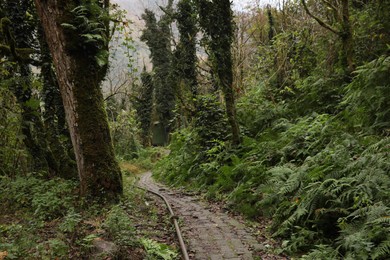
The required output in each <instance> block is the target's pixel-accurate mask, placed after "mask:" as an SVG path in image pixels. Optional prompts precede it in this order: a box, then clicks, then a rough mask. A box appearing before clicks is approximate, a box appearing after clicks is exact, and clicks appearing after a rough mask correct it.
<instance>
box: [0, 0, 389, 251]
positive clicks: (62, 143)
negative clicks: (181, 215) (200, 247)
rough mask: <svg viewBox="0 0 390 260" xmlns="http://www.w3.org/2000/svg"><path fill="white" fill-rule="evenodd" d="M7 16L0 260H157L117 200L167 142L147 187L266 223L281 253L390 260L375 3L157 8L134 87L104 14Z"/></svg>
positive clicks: (383, 33)
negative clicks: (114, 63) (189, 195)
mask: <svg viewBox="0 0 390 260" xmlns="http://www.w3.org/2000/svg"><path fill="white" fill-rule="evenodd" d="M16 2H17V4H15V1H8V0H6V1H2V2H0V103H1V106H0V136H1V139H0V204H1V205H2V211H1V212H0V259H2V258H3V257H5V256H7V258H9V259H16V258H23V259H28V258H31V259H36V258H50V259H51V258H62V259H68V258H83V257H119V258H121V257H122V258H125V257H130V259H137V257H140V258H142V257H149V258H150V259H160V258H163V259H174V258H175V257H176V252H175V251H174V250H172V249H170V248H169V247H167V246H165V245H163V244H160V243H157V242H156V241H160V239H161V237H164V236H165V235H163V234H162V233H163V232H164V231H161V232H162V233H158V234H155V233H153V232H154V229H158V228H160V229H161V230H164V229H167V228H166V226H167V223H168V219H164V217H162V214H159V213H158V212H157V211H158V209H157V208H156V207H154V206H153V205H152V206H150V205H149V204H154V202H153V200H152V199H150V198H147V197H145V196H144V195H143V194H142V193H139V192H137V191H135V190H134V189H135V188H134V187H133V186H132V183H133V181H134V179H133V177H132V176H133V175H132V174H134V173H139V172H140V171H142V169H149V168H151V167H152V166H154V163H155V161H156V160H157V159H159V158H160V157H161V156H162V155H163V154H167V151H166V150H159V149H156V148H151V147H150V146H151V145H152V144H153V145H162V144H166V143H169V146H168V149H169V150H170V153H169V155H167V156H165V157H164V158H163V159H162V160H161V161H159V162H158V163H157V164H156V165H155V166H154V173H155V177H156V178H157V179H159V180H161V181H163V182H166V183H168V184H172V185H176V186H185V187H187V188H189V189H196V190H198V191H200V192H201V193H202V194H205V196H206V197H207V198H208V199H210V200H217V201H222V202H223V203H225V204H226V205H227V207H229V208H230V209H231V210H234V211H236V212H240V213H242V214H243V215H245V216H247V217H248V218H251V219H254V220H261V219H262V218H268V219H271V220H272V226H271V227H270V232H272V233H273V234H274V236H275V237H277V238H278V239H280V241H281V248H280V252H283V253H285V254H289V255H292V256H294V257H295V256H297V257H302V258H306V259H388V258H389V255H390V207H389V205H390V193H389V191H390V175H389V174H390V154H389V153H390V139H389V135H390V91H389V90H390V75H389V71H390V57H389V53H390V35H389V32H390V17H389V13H390V3H389V1H380V0H375V1H364V0H321V1H310V0H308V1H305V0H301V1H281V2H282V3H280V4H279V5H278V6H277V7H275V6H257V7H254V5H253V6H252V7H249V8H248V9H246V10H241V11H236V12H235V13H234V15H233V12H232V10H231V4H230V1H229V0H212V1H211V0H179V1H171V0H170V1H167V5H166V6H160V8H159V9H158V10H154V11H153V10H148V9H147V10H145V12H144V14H143V15H142V19H143V20H144V22H145V28H144V29H143V30H142V36H141V40H142V41H143V42H144V43H145V44H146V45H147V46H148V48H149V50H150V62H151V64H152V67H153V69H152V70H151V71H148V69H147V67H149V66H146V65H145V64H142V65H141V66H139V67H143V70H142V73H138V70H137V69H136V67H137V66H138V65H137V64H134V63H135V60H136V59H134V57H133V56H132V55H133V54H134V52H136V51H137V50H136V49H134V46H133V41H132V39H131V37H130V36H129V32H128V30H129V26H130V27H131V23H130V22H129V21H127V20H126V19H125V14H124V13H123V12H122V11H118V9H117V7H115V6H110V5H109V1H92V0H91V1H89V0H85V1H84V0H83V1H56V3H54V2H52V3H49V1H39V0H35V1H31V0H18V1H16ZM34 3H35V4H34ZM58 4H63V5H62V6H59V5H58ZM45 5H47V6H45ZM46 7H47V8H46ZM37 8H38V12H37V11H36V10H37ZM49 9H53V10H57V11H58V12H48V13H46V10H49ZM54 14H60V15H61V17H50V16H51V15H54ZM221 14H223V15H221ZM49 18H50V19H59V20H61V23H60V24H58V23H56V25H57V27H52V26H49V25H50V23H48V21H49V20H50V19H49ZM48 19H49V20H48ZM53 28H55V29H56V30H57V33H54V34H53V31H51V30H52V29H53ZM59 35H61V39H57V38H56V37H59ZM62 36H63V37H62ZM60 41H62V42H61V43H62V44H59V43H60ZM115 41H118V42H116V43H115ZM109 43H110V44H111V45H110V44H109ZM56 44H59V45H61V46H60V47H61V48H63V47H64V46H65V47H64V49H63V50H62V49H59V47H58V46H59V45H58V46H57V45H56ZM118 46H119V47H121V48H124V49H125V56H126V59H128V64H127V67H126V68H125V70H126V72H125V74H124V81H123V82H120V80H119V79H118V78H116V79H111V78H110V75H107V72H108V70H109V67H110V66H109V65H110V63H109V50H111V51H112V50H113V49H114V48H118ZM109 47H111V49H109ZM110 60H113V57H112V56H111V59H110ZM65 61H66V62H65ZM114 69H115V68H112V70H114ZM104 78H106V80H107V82H109V89H108V90H107V89H105V98H103V96H102V94H101V91H100V87H101V83H102V81H103V79H104ZM115 84H117V86H114V85H115ZM69 85H71V86H72V87H70V88H68V87H69ZM106 88H107V86H106ZM72 91H74V92H72ZM69 93H73V94H69ZM72 99H73V100H72ZM79 104H82V105H79ZM103 108H105V109H103ZM91 111H92V112H91ZM84 112H85V113H84ZM65 115H66V116H65ZM78 120H79V121H78ZM108 125H109V126H110V133H108ZM111 138H112V139H111ZM102 140H103V141H102ZM111 140H112V144H113V146H112V145H111ZM72 141H73V142H72ZM113 152H115V155H116V157H117V158H118V159H120V160H121V161H122V162H121V166H122V170H124V172H125V174H124V178H123V179H124V180H123V185H124V189H123V194H121V193H122V177H121V174H120V172H119V169H118V163H117V161H116V160H115V158H114V156H113ZM82 158H84V159H85V160H84V159H82ZM131 160H133V161H132V162H134V160H138V162H137V163H138V165H142V166H143V167H141V168H139V167H136V166H134V164H132V163H131V164H129V163H128V162H126V161H131ZM126 171H127V173H126ZM77 172H78V173H79V175H78V176H79V177H78V178H77ZM96 173H97V174H96ZM130 175H131V177H130ZM118 202H119V203H118ZM112 203H114V204H112ZM115 203H117V204H115ZM145 205H146V206H145ZM148 216H151V217H150V219H151V221H152V222H151V223H152V224H150V225H151V226H149V227H147V223H143V222H142V220H145V219H147V217H148ZM159 223H163V224H159ZM136 225H137V226H138V227H139V228H138V229H137V230H136V229H135V228H134V226H136ZM151 229H152V230H151ZM168 231H169V230H168ZM99 241H103V242H99ZM111 242H113V243H111ZM98 243H108V244H106V245H109V246H113V247H115V250H113V251H105V252H97V251H96V248H98V246H97V245H96V244H98ZM108 252H109V253H108ZM98 254H102V255H98ZM106 254H109V255H106Z"/></svg>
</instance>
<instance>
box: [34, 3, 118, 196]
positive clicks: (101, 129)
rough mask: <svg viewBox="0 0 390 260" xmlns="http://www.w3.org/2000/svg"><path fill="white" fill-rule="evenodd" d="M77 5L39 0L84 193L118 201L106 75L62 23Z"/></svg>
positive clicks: (116, 167) (116, 172) (81, 188)
mask: <svg viewBox="0 0 390 260" xmlns="http://www.w3.org/2000/svg"><path fill="white" fill-rule="evenodd" d="M76 2H78V1H66V0H50V1H49V0H35V4H36V8H37V11H38V15H39V17H40V19H41V23H42V27H43V29H44V32H45V35H46V40H47V43H48V45H49V48H50V51H51V54H52V57H53V63H54V65H55V67H56V72H57V78H58V83H59V86H60V91H61V96H62V100H63V104H64V108H65V113H66V120H67V123H68V127H69V132H70V136H71V140H72V144H73V147H74V152H75V156H76V162H77V168H78V173H79V178H80V186H81V187H80V191H81V194H82V195H87V196H100V197H105V198H108V199H115V198H116V197H117V195H118V194H120V193H121V192H122V177H121V172H120V169H119V166H118V163H117V162H116V160H115V155H114V150H113V146H112V141H111V136H110V132H109V128H108V121H107V115H106V112H105V109H104V103H103V95H102V93H101V90H100V86H99V85H100V82H101V80H102V79H103V77H104V74H105V71H102V70H98V69H97V68H96V66H91V64H93V62H94V58H95V57H93V58H92V60H91V56H90V55H88V53H87V50H86V49H84V50H83V49H82V47H80V49H76V50H75V49H74V48H75V47H74V46H75V42H74V41H80V38H78V39H73V42H72V38H70V37H69V34H67V32H65V29H64V27H63V26H62V25H61V23H65V22H69V17H72V15H71V12H70V9H71V8H74V7H75V6H77V3H76ZM78 44H80V42H78ZM84 47H85V46H84Z"/></svg>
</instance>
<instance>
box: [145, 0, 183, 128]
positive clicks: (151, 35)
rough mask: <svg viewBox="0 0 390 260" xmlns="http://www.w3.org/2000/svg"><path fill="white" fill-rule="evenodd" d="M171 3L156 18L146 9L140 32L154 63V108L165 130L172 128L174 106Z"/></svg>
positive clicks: (174, 86)
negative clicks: (143, 26) (158, 17)
mask: <svg viewBox="0 0 390 260" xmlns="http://www.w3.org/2000/svg"><path fill="white" fill-rule="evenodd" d="M172 4H173V1H172V0H170V1H168V3H167V6H166V7H165V8H164V10H165V13H164V14H163V15H162V16H161V17H160V20H158V21H157V19H156V15H155V13H154V12H152V11H150V10H148V9H146V10H145V13H144V14H142V19H143V20H144V21H145V25H146V26H145V29H144V30H143V31H142V36H141V40H142V41H144V42H145V43H146V44H147V45H148V47H149V50H150V58H151V60H152V63H153V72H154V73H153V85H154V97H155V101H154V102H155V111H156V115H157V116H158V119H159V121H160V122H161V123H162V125H163V127H164V129H165V131H166V132H170V129H171V128H172V119H173V118H174V113H173V111H174V108H175V88H176V85H175V82H176V79H174V78H173V76H174V75H173V73H172V71H173V70H172V66H173V64H172V48H171V38H172V36H171V27H170V26H171V23H172V14H173V10H172Z"/></svg>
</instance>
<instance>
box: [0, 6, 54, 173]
mask: <svg viewBox="0 0 390 260" xmlns="http://www.w3.org/2000/svg"><path fill="white" fill-rule="evenodd" d="M32 11H33V10H32V3H31V1H29V0H20V1H18V4H15V1H5V2H4V3H3V8H2V16H4V17H0V18H1V24H0V27H1V39H0V40H1V44H0V47H1V48H0V49H1V54H2V55H3V56H5V57H6V58H7V59H8V60H9V61H10V62H12V63H13V64H14V66H13V67H12V68H10V70H9V73H8V75H7V76H6V78H4V79H7V80H8V81H9V84H8V85H9V88H10V90H11V91H12V93H13V94H14V96H15V98H16V99H17V101H18V104H19V106H20V107H21V118H22V120H21V133H22V135H23V142H24V145H25V147H26V149H27V151H28V152H29V154H30V155H31V157H32V158H33V159H32V167H33V170H34V171H41V172H45V173H48V174H49V175H51V176H54V175H57V176H59V175H60V173H59V165H58V163H57V160H56V158H55V157H54V154H53V153H52V151H51V149H50V146H49V143H48V142H47V140H46V135H45V128H44V125H43V122H42V120H41V117H40V115H41V110H40V107H39V102H40V101H39V99H38V98H37V97H36V96H34V95H33V87H32V85H33V75H32V71H31V67H30V64H31V63H33V64H34V65H39V64H38V62H37V61H35V60H34V59H32V58H31V54H33V53H35V52H37V50H36V48H35V47H36V45H37V42H36V39H35V37H34V35H35V34H34V33H35V32H36V27H37V25H36V23H35V21H34V19H33V16H32V15H31V13H32ZM28 14H30V15H28ZM5 16H6V17H5ZM4 79H3V80H4Z"/></svg>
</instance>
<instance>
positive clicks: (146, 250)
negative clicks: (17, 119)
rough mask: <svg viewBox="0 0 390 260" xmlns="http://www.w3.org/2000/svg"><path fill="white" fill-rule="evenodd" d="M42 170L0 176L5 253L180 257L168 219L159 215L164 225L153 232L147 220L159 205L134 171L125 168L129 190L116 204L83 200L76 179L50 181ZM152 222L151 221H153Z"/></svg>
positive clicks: (1, 250)
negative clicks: (40, 173)
mask: <svg viewBox="0 0 390 260" xmlns="http://www.w3.org/2000/svg"><path fill="white" fill-rule="evenodd" d="M134 168H137V167H132V169H134ZM37 175H38V174H31V175H28V176H20V177H16V178H10V177H5V176H2V177H0V178H1V179H0V204H1V205H2V209H1V211H0V256H1V257H6V258H5V259H107V258H109V259H145V258H146V257H148V255H157V257H155V258H152V259H176V257H177V250H176V249H175V246H173V247H172V245H166V244H164V243H162V242H161V239H160V236H165V237H167V234H166V233H168V232H169V234H174V233H173V231H172V230H170V229H169V228H168V227H170V226H171V225H170V222H169V220H168V219H167V221H165V222H163V221H160V220H157V218H156V221H158V225H160V226H161V228H154V231H155V232H154V233H149V231H148V228H147V226H146V225H144V223H143V222H144V220H145V219H148V218H149V217H150V216H151V215H153V214H155V215H156V216H157V213H152V212H156V209H155V207H156V205H155V204H153V203H151V202H150V201H149V200H150V199H149V198H147V196H146V195H145V194H144V193H143V192H141V191H140V190H138V189H136V188H135V187H134V185H133V183H134V181H135V178H134V173H131V172H130V171H129V170H126V171H125V178H124V182H125V183H124V185H125V187H126V189H125V191H124V194H123V196H122V198H121V201H120V202H119V203H118V204H116V205H112V204H106V205H102V204H101V202H99V203H98V202H96V203H95V202H93V201H85V200H83V199H82V198H80V197H79V196H78V183H77V182H75V181H69V180H64V179H61V178H55V179H52V180H46V179H41V178H39V177H36V176H37ZM148 201H149V202H148ZM163 213H164V214H162V215H164V216H165V215H166V214H165V212H163ZM153 223H154V221H153V220H149V221H148V224H149V225H155V224H153ZM156 225H157V224H156ZM136 226H137V227H138V228H137V229H136V228H135V227H136ZM163 230H167V231H163ZM168 236H169V235H168ZM156 239H159V240H156ZM145 241H149V244H147V245H146V244H145ZM150 245H152V246H154V249H151V247H150ZM102 248H105V249H104V250H102ZM159 254H161V255H162V257H161V256H160V255H159ZM167 255H168V256H169V257H167ZM1 257H0V258H1Z"/></svg>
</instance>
